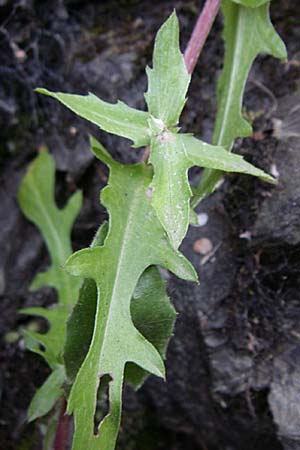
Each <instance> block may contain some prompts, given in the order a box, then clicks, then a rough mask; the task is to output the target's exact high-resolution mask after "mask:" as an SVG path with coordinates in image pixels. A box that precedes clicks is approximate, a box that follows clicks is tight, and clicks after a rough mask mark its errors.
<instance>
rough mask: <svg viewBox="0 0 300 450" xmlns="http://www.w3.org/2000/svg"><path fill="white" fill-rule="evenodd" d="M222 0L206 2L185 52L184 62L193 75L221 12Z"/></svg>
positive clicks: (207, 0) (208, 0)
mask: <svg viewBox="0 0 300 450" xmlns="http://www.w3.org/2000/svg"><path fill="white" fill-rule="evenodd" d="M220 4H221V0H206V2H205V5H204V8H203V10H202V11H201V14H200V15H199V17H198V20H197V23H196V25H195V27H194V30H193V33H192V35H191V38H190V40H189V42H188V45H187V47H186V49H185V52H184V60H185V64H186V68H187V70H188V72H189V73H192V72H193V70H194V68H195V65H196V63H197V60H198V58H199V55H200V53H201V50H202V48H203V45H204V43H205V41H206V38H207V35H208V33H209V32H210V29H211V27H212V24H213V23H214V20H215V17H216V15H217V13H218V11H219V8H220Z"/></svg>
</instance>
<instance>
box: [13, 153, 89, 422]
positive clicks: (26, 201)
mask: <svg viewBox="0 0 300 450" xmlns="http://www.w3.org/2000/svg"><path fill="white" fill-rule="evenodd" d="M54 182H55V164H54V160H53V158H52V156H50V155H49V153H48V152H47V151H46V150H45V149H44V150H43V151H42V152H41V153H40V154H39V156H38V157H37V158H36V159H35V160H34V161H33V163H32V164H31V165H30V167H29V169H28V171H27V173H26V175H25V177H24V178H23V180H22V183H21V185H20V188H19V193H18V201H19V205H20V207H21V209H22V211H23V213H24V214H25V216H26V217H27V218H28V219H29V220H30V221H31V222H33V223H34V224H35V225H36V226H37V227H38V228H39V230H40V231H41V233H42V235H43V237H44V239H45V242H46V245H47V248H48V251H49V254H50V256H51V266H50V268H49V269H48V270H47V271H46V272H44V273H40V274H38V275H37V276H36V277H35V279H34V281H33V283H32V284H31V289H33V290H36V289H38V288H39V287H41V286H43V285H48V286H51V287H54V288H55V289H56V290H57V293H58V300H59V303H58V304H57V305H55V306H54V307H53V308H52V309H46V308H39V307H32V308H26V309H23V310H21V311H20V312H21V313H23V314H29V315H33V316H40V317H43V318H45V319H46V320H47V321H48V323H49V327H50V328H49V331H48V332H47V333H37V332H33V331H30V330H24V334H25V337H26V345H27V348H28V349H29V350H31V351H33V352H35V353H38V354H40V355H41V356H43V357H44V358H45V360H46V361H47V363H48V364H49V366H50V367H51V368H52V370H53V373H52V374H51V375H50V376H49V377H48V379H47V380H46V381H45V383H44V384H43V385H42V387H41V388H40V389H39V390H38V391H37V392H36V394H35V396H34V397H33V399H32V402H31V404H30V407H29V411H28V419H29V420H34V419H35V418H37V417H40V416H42V415H45V414H47V413H48V412H49V411H50V410H51V409H52V407H53V405H54V404H55V402H56V400H57V399H58V398H59V397H60V396H61V393H62V389H61V387H62V385H63V382H64V379H65V376H64V368H63V365H62V364H63V360H62V350H63V344H64V340H65V334H66V321H67V317H68V315H69V314H70V311H71V308H72V305H74V303H75V302H76V300H77V297H78V289H79V280H78V279H76V278H74V277H72V276H71V275H69V274H68V273H66V272H65V271H63V270H62V268H61V267H62V264H63V263H64V262H65V260H66V258H67V257H68V256H70V254H71V253H72V248H71V241H70V234H71V228H72V225H73V222H74V220H75V218H76V216H77V214H78V212H79V209H80V207H81V203H82V195H81V193H80V192H76V193H75V194H74V195H73V196H72V197H71V198H70V199H69V201H68V203H67V205H66V206H65V208H63V209H58V208H57V206H56V204H55V199H54Z"/></svg>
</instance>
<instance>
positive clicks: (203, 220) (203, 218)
mask: <svg viewBox="0 0 300 450" xmlns="http://www.w3.org/2000/svg"><path fill="white" fill-rule="evenodd" d="M197 217H198V226H199V227H204V225H206V224H207V222H208V215H207V214H206V213H199V214H197Z"/></svg>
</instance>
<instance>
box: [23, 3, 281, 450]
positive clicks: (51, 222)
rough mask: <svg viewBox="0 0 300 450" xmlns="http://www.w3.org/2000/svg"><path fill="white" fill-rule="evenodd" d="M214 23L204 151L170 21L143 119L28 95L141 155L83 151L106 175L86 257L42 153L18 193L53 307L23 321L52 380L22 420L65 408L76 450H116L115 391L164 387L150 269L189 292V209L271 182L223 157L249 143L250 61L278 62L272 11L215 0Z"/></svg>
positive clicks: (165, 331) (163, 341)
mask: <svg viewBox="0 0 300 450" xmlns="http://www.w3.org/2000/svg"><path fill="white" fill-rule="evenodd" d="M209 3H216V1H215V0H213V1H211V2H210V0H208V1H207V4H206V8H209V7H210V5H209ZM222 11H223V15H224V40H225V58H224V67H223V72H222V74H221V76H220V79H219V84H218V113H217V117H216V123H215V130H214V136H213V145H210V144H207V143H204V142H202V141H201V140H199V139H197V138H195V137H194V136H192V135H191V134H183V133H181V132H180V127H179V125H178V124H179V120H180V115H181V112H182V110H183V108H184V105H185V102H186V94H187V90H188V86H189V83H190V78H191V75H190V73H189V72H190V70H189V71H188V64H187V62H186V60H185V59H184V56H183V55H182V53H181V52H180V48H179V26H178V20H177V17H176V14H175V12H174V13H173V14H172V15H171V16H170V17H169V18H168V20H167V21H166V22H165V23H164V24H163V26H162V27H161V28H160V30H159V32H158V34H157V36H156V39H155V46H154V54H153V67H152V68H149V67H148V68H147V69H146V72H147V77H148V90H147V92H146V94H145V100H146V104H147V111H138V110H136V109H133V108H130V107H129V106H127V105H126V104H124V103H122V102H118V103H116V104H110V103H106V102H104V101H102V100H100V99H99V98H98V97H96V96H95V95H93V94H89V95H83V96H82V95H72V94H64V93H58V92H49V91H48V90H46V89H41V88H39V89H37V91H38V92H40V93H42V94H46V95H49V96H51V97H53V98H55V99H57V100H59V101H60V102H61V103H63V104H64V105H65V106H67V107H68V108H70V109H71V110H72V111H74V112H75V113H76V114H78V115H79V116H81V117H83V118H85V119H87V120H89V121H91V122H93V123H94V124H96V125H98V126H99V127H100V128H101V129H102V130H105V131H107V132H109V133H113V134H116V135H118V136H122V137H124V138H127V139H130V140H131V141H132V142H133V148H138V147H145V146H147V147H148V148H149V149H150V150H149V158H148V160H147V161H146V162H140V163H138V164H134V165H122V164H120V163H118V162H117V161H115V160H114V159H113V158H112V157H111V156H110V154H109V153H108V152H107V151H106V150H105V149H104V148H103V146H102V145H101V144H100V143H99V142H97V141H96V140H95V139H94V138H91V139H90V143H91V150H92V152H93V153H94V155H95V157H96V158H98V159H99V160H100V161H102V163H104V164H106V165H107V166H108V167H109V170H110V175H109V180H108V185H107V186H106V187H105V188H104V189H103V190H102V192H101V196H100V200H101V203H102V204H103V205H104V206H105V208H106V209H107V212H108V215H109V221H108V223H106V222H105V223H104V224H102V225H101V227H100V228H99V230H98V232H97V234H96V237H95V239H94V241H93V242H92V244H91V246H90V248H87V249H83V250H80V251H78V252H76V253H74V254H71V253H72V250H71V245H70V231H71V227H72V224H73V222H74V220H75V217H76V215H77V213H78V211H79V209H80V205H81V194H80V193H75V194H74V195H73V197H72V198H71V199H70V200H69V202H68V204H67V206H66V207H65V208H64V209H62V210H59V209H58V208H57V207H56V205H55V202H54V178H55V170H54V163H53V159H52V157H51V156H50V155H49V154H48V152H47V151H46V150H44V151H42V152H41V153H40V155H39V156H38V157H37V159H36V160H35V161H34V162H33V164H32V165H31V167H30V168H29V171H28V173H27V174H26V176H25V178H24V180H23V182H22V185H21V187H20V192H19V202H20V206H21V208H22V210H23V211H24V213H25V215H26V216H27V217H28V218H29V219H30V220H31V221H33V222H34V223H35V224H36V225H37V226H38V227H39V228H40V230H41V232H42V233H43V236H44V238H45V241H46V244H47V247H48V251H49V253H50V256H51V261H52V265H51V267H50V268H49V270H48V271H47V272H45V273H42V274H39V275H38V276H37V277H36V278H35V280H34V282H33V284H32V287H33V288H35V289H37V288H39V287H40V286H42V285H49V286H53V287H54V288H56V290H57V294H58V299H59V301H58V303H57V305H55V306H54V307H53V308H51V309H44V308H30V309H26V310H23V311H22V312H23V313H26V314H33V315H41V316H43V317H45V318H46V319H47V320H48V321H49V325H50V329H49V331H48V333H46V334H40V333H33V332H29V331H26V339H27V345H28V347H29V348H30V349H31V350H33V351H36V352H38V353H40V354H41V355H42V356H43V357H44V358H45V359H46V361H47V363H48V364H49V366H50V367H51V369H52V373H51V375H50V376H49V378H48V379H47V380H46V381H45V383H44V385H43V386H42V387H41V388H40V389H39V390H38V392H37V393H36V394H35V396H34V398H33V400H32V402H31V405H30V408H29V420H33V419H35V418H37V417H40V416H42V415H45V414H47V413H49V411H50V410H51V409H52V408H53V406H54V404H55V403H56V401H57V400H58V399H59V398H61V396H65V397H66V399H67V409H66V413H67V414H68V415H73V417H74V424H75V427H74V436H73V446H72V449H73V450H84V449H88V450H113V449H114V448H115V445H116V441H117V436H118V430H119V427H120V421H121V412H122V387H123V384H124V380H127V381H129V382H131V383H132V384H133V385H134V386H135V387H139V386H140V385H141V383H142V381H143V380H144V378H145V377H146V375H147V374H149V373H151V374H154V375H156V376H158V377H161V378H165V368H164V362H163V358H164V355H165V351H166V347H167V343H168V339H169V337H170V335H171V333H172V330H173V323H174V319H175V311H174V309H173V307H172V306H171V304H170V303H169V299H168V297H167V295H166V292H165V282H164V281H163V280H162V279H161V276H160V273H159V271H158V267H162V268H165V269H168V270H169V271H171V272H173V273H174V274H175V275H176V276H178V277H180V278H183V279H185V280H189V281H192V282H197V275H196V272H195V270H194V268H193V267H192V265H191V263H190V262H189V261H188V260H187V259H186V258H185V257H184V256H183V255H182V253H180V251H179V250H178V248H179V246H180V244H181V242H182V240H183V238H184V237H185V235H186V232H187V229H188V225H189V223H190V222H191V221H194V220H195V215H194V213H193V208H194V207H195V206H196V205H197V204H198V203H199V201H200V200H201V199H202V198H203V197H205V196H206V195H207V194H209V193H210V192H212V191H213V190H214V188H215V186H216V183H217V181H218V179H219V177H220V174H222V173H223V172H240V173H245V174H248V175H254V176H257V177H260V178H261V179H262V180H264V181H266V182H271V183H273V182H274V180H273V178H272V177H271V176H270V175H267V174H266V173H265V172H263V171H262V170H260V169H258V168H256V167H254V166H253V165H251V164H249V163H248V162H246V161H245V160H244V159H243V158H242V157H241V156H238V155H236V154H233V153H230V150H231V148H232V145H233V142H234V140H235V139H236V138H237V137H245V136H249V135H251V132H252V131H251V126H250V124H249V123H248V122H247V121H246V120H245V119H244V118H243V117H242V113H241V105H242V97H243V91H244V87H245V83H246V79H247V76H248V73H249V70H250V68H251V65H252V62H253V60H254V59H255V57H256V56H257V54H259V53H268V54H271V55H273V56H275V57H278V58H286V50H285V46H284V44H283V43H282V41H281V39H280V38H279V36H278V35H277V34H276V32H275V30H274V28H273V26H272V25H271V22H270V20H269V2H267V1H265V0H256V1H255V0H235V1H231V0H223V2H222ZM216 12H217V9H216ZM133 151H134V150H133ZM192 166H199V167H202V168H205V170H204V172H203V175H202V179H201V182H200V185H199V186H198V187H197V188H194V189H193V190H192V189H191V186H190V184H189V180H188V169H189V168H190V167H192ZM107 385H108V398H109V411H108V412H107V413H106V414H104V417H103V418H102V419H101V420H100V423H99V421H98V423H97V424H96V425H95V422H96V419H95V418H96V417H98V407H97V405H98V403H97V398H98V396H99V392H100V391H101V388H102V387H103V386H107ZM56 437H57V436H56ZM56 448H62V447H59V446H57V447H56Z"/></svg>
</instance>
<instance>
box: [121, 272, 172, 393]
mask: <svg viewBox="0 0 300 450" xmlns="http://www.w3.org/2000/svg"><path fill="white" fill-rule="evenodd" d="M130 311H131V317H132V321H133V324H134V326H135V327H136V328H137V329H138V330H139V332H140V333H141V334H142V335H143V336H144V337H145V338H146V339H147V340H148V341H149V342H151V344H152V345H153V346H154V347H155V348H156V349H157V350H158V352H159V354H160V355H161V356H162V358H164V357H165V355H166V350H167V346H168V342H169V339H170V337H171V335H172V333H173V328H174V322H175V318H176V312H175V310H174V308H173V306H172V305H171V303H170V299H169V297H168V296H167V294H166V286H165V282H164V281H163V280H162V278H161V276H160V274H159V272H158V270H157V268H156V267H149V268H148V269H146V271H145V272H144V273H143V275H142V276H141V278H140V279H139V281H138V284H137V286H136V288H135V291H134V294H133V297H132V300H131V309H130ZM147 375H148V372H146V371H145V370H143V369H141V368H140V367H138V366H136V365H135V364H132V363H127V365H126V368H125V379H126V380H127V381H129V382H130V383H131V384H132V385H133V386H134V387H136V388H137V387H139V386H140V385H141V384H142V383H143V381H144V380H145V378H146V377H147Z"/></svg>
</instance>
